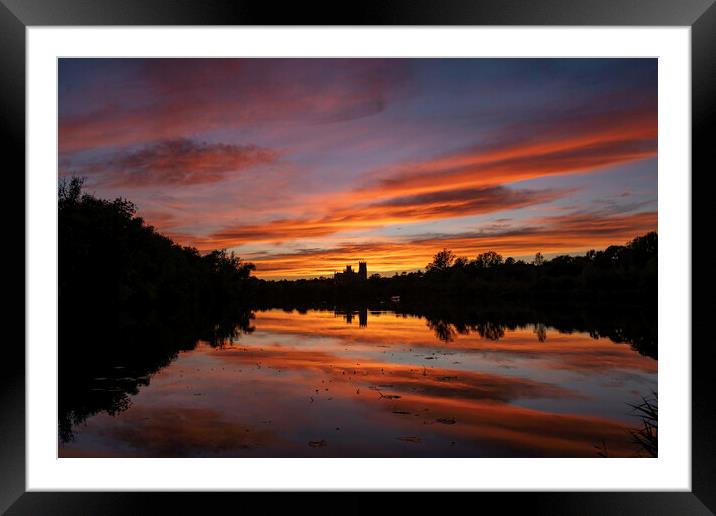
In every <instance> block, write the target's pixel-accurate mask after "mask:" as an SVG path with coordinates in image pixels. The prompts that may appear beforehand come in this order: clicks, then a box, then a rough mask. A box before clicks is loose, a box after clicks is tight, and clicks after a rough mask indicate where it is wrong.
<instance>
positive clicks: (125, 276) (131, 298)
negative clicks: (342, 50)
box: [50, 57, 689, 462]
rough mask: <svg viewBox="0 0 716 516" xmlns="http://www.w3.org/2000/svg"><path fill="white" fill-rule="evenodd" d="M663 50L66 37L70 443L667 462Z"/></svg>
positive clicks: (60, 140) (131, 448) (175, 449)
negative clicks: (145, 52)
mask: <svg viewBox="0 0 716 516" xmlns="http://www.w3.org/2000/svg"><path fill="white" fill-rule="evenodd" d="M659 66H660V63H659V59H658V58H656V57H526V58H523V57H509V58H505V57H459V58H458V57H382V58H374V57H361V58H356V57H353V58H350V57H339V58H329V57H293V58H278V57H242V58H238V57H236V58H234V57H222V58H219V57H187V58H182V57H170V58H166V57H59V58H58V59H57V84H56V94H57V117H56V118H57V119H56V127H57V148H58V153H57V185H56V202H57V208H56V214H57V239H58V240H57V278H58V295H57V317H58V337H57V339H58V342H57V357H58V364H57V374H58V387H57V389H58V393H57V394H58V399H57V456H58V457H59V458H63V459H64V458H80V459H81V458H88V457H95V458H97V457H100V458H140V457H143V458H163V457H179V458H197V457H202V458H222V457H231V458H269V457H271V458H297V457H300V458H327V457H332V458H407V457H421V458H429V457H432V458H574V457H577V458H591V459H594V460H595V461H599V460H601V459H610V458H633V459H639V458H641V459H652V460H653V461H654V462H656V459H658V458H659V446H658V437H659V435H658V385H659V382H658V380H659V367H658V352H657V350H658V328H659V326H658V324H657V322H658V313H659V310H658V304H659V290H658V236H659V231H658V229H659V209H658V208H659V203H658V201H659V196H658V193H659V189H658V186H659V181H658V168H659V167H658V162H659V158H660V153H659V138H658V137H659V129H660V128H659V102H658V101H659ZM53 154H54V153H53ZM666 241H667V240H665V242H666ZM667 247H668V246H667ZM662 265H663V264H662ZM688 266H689V264H684V267H688ZM665 360H666V359H665ZM665 363H666V361H665ZM662 373H663V371H662ZM664 400H666V397H665V398H664ZM50 428H51V426H50ZM665 435H667V432H666V431H665ZM662 444H663V443H662ZM80 462H81V461H80ZM85 462H87V461H85Z"/></svg>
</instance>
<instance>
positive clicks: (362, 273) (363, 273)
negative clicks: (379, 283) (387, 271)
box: [358, 262, 368, 280]
mask: <svg viewBox="0 0 716 516" xmlns="http://www.w3.org/2000/svg"><path fill="white" fill-rule="evenodd" d="M358 277H359V278H360V279H362V280H365V279H368V262H358Z"/></svg>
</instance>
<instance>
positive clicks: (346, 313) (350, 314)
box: [333, 308, 368, 328]
mask: <svg viewBox="0 0 716 516" xmlns="http://www.w3.org/2000/svg"><path fill="white" fill-rule="evenodd" d="M356 313H357V314H358V326H360V327H361V328H365V327H366V326H368V308H359V309H358V310H357V311H356V310H334V311H333V316H334V317H343V320H345V321H346V323H348V324H353V319H354V318H355V316H356Z"/></svg>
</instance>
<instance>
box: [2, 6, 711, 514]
mask: <svg viewBox="0 0 716 516" xmlns="http://www.w3.org/2000/svg"><path fill="white" fill-rule="evenodd" d="M714 2H715V0H679V1H673V0H671V1H670V0H491V1H475V0H441V1H439V2H436V1H430V0H404V1H396V0H392V1H380V2H378V1H367V2H363V3H360V4H351V5H350V6H348V5H347V4H342V3H339V2H333V3H331V4H328V5H323V4H321V3H320V2H312V3H297V2H294V3H290V2H286V3H282V4H280V5H279V4H278V3H275V2H271V1H270V0H264V1H263V2H259V1H244V0H240V1H239V0H237V1H230V0H226V1H224V0H202V1H197V0H174V1H162V0H123V1H120V0H0V59H1V67H0V130H1V131H2V140H0V141H2V144H3V147H4V152H3V155H4V158H5V160H4V164H5V170H6V172H7V174H6V176H5V179H6V181H8V180H12V179H14V180H15V181H17V184H16V185H13V186H15V189H12V190H11V189H7V190H6V202H5V203H3V206H4V209H5V211H6V212H7V213H6V214H5V215H6V219H5V220H6V221H9V222H8V223H6V225H5V230H6V239H7V241H11V242H12V244H8V247H9V253H8V254H13V255H15V256H17V260H18V261H19V255H20V254H22V255H23V267H24V262H25V259H26V258H27V257H26V256H25V251H24V249H25V247H24V242H25V235H24V231H25V230H24V226H23V230H22V234H21V233H20V225H19V224H17V223H15V222H14V221H15V220H16V219H17V213H18V211H17V210H18V208H16V207H13V208H12V211H9V210H11V208H9V203H8V202H7V199H9V198H10V197H20V198H21V199H24V198H25V197H24V193H25V187H24V178H25V174H24V170H25V29H26V27H28V26H40V25H69V26H81V25H150V26H151V25H193V26H195V25H274V26H275V25H456V26H457V25H463V26H464V25H562V26H564V25H569V26H582V25H607V26H615V25H621V26H624V25H638V26H689V27H690V28H691V53H692V54H691V73H692V99H691V100H692V172H691V179H692V183H691V184H692V235H699V234H701V232H700V231H699V230H703V229H704V225H705V224H707V223H708V222H707V221H708V220H709V219H708V217H707V216H706V215H705V214H701V215H699V214H698V213H697V212H695V211H693V210H694V207H695V206H696V205H697V203H696V200H697V199H696V198H697V197H698V196H699V195H707V193H706V192H707V190H708V189H707V188H703V187H702V188H693V185H694V180H696V182H697V183H699V184H700V185H701V184H703V179H702V178H701V176H705V175H706V173H707V172H709V171H711V173H713V170H714V169H716V166H715V165H716V159H715V157H716V151H715V149H716V145H714V144H713V141H712V137H710V135H711V134H714V129H715V127H714V126H715V125H716V123H715V119H716V116H715V113H716V36H715V35H716V5H715V4H714ZM8 158H9V159H8ZM20 170H22V171H23V173H22V175H21V174H20V173H19V171H20ZM694 170H698V171H699V172H698V173H696V174H694V173H693V171H694ZM21 177H22V180H21V179H20V178H21ZM10 191H12V192H14V194H10ZM19 191H22V192H23V195H22V196H20V195H18V194H17V192H19ZM22 202H24V201H22ZM701 205H702V206H705V203H703V204H701ZM23 213H24V209H23ZM11 215H14V216H12V218H11ZM20 242H22V243H23V246H22V249H23V251H22V252H20V251H19V250H18V249H19V248H20ZM697 245H699V246H702V245H703V244H700V243H699V242H697V241H696V240H693V244H692V249H690V250H684V256H685V263H686V264H688V262H691V264H692V277H693V265H695V264H694V263H693V261H692V257H694V258H696V257H699V256H701V254H702V253H699V252H697ZM700 250H701V251H702V252H703V253H707V251H706V250H705V249H703V247H701V248H700ZM8 270H9V269H6V271H8ZM23 270H25V271H26V269H23ZM6 275H10V273H8V272H6ZM708 287H709V285H708V284H707V283H704V282H702V281H699V282H696V284H695V285H694V286H693V287H692V296H693V294H698V293H699V291H703V292H705V290H706V289H707V288H708ZM7 299H11V303H10V304H9V305H7V309H6V310H7V311H6V314H7V320H8V321H16V320H20V318H21V317H23V315H24V313H25V312H24V310H25V303H24V300H25V294H23V297H22V298H20V299H21V300H22V301H23V302H20V300H18V299H17V298H7ZM704 299H706V298H705V297H704ZM708 308H709V307H708V306H707V304H697V303H692V340H693V341H694V342H695V343H696V344H695V345H694V346H692V348H691V356H692V445H691V450H692V457H691V459H692V462H691V464H692V490H691V491H690V492H588V493H586V492H585V493H573V492H572V493H558V492H551V493H471V494H469V495H466V494H460V495H458V494H454V496H460V497H463V498H464V497H465V496H470V497H471V500H470V501H468V504H469V505H472V506H474V507H478V506H482V507H484V503H485V502H495V503H497V504H499V507H500V510H501V511H503V510H507V511H508V512H511V511H513V510H518V509H521V510H528V511H531V512H537V513H540V512H546V513H549V514H553V515H555V514H576V513H579V514H608V513H611V512H614V513H619V514H651V515H657V514H714V513H715V512H716V489H714V486H716V447H715V444H714V443H715V441H716V440H715V439H714V436H715V435H716V424H715V423H716V416H715V414H716V410H715V407H714V403H713V397H712V394H711V393H712V392H713V391H714V388H715V387H716V385H715V382H714V375H713V374H712V372H711V371H710V370H709V369H710V367H711V361H710V360H709V356H708V355H709V348H710V342H709V340H708V339H703V340H699V339H698V338H697V335H701V334H702V333H703V330H704V326H705V311H706V310H707V309H708ZM20 312H22V314H21V313H20ZM23 319H24V317H23ZM23 341H24V330H23ZM6 344H7V345H6V346H5V351H4V353H3V358H2V360H0V362H1V363H3V365H2V367H1V368H0V382H1V384H2V390H1V391H0V394H1V396H2V398H1V400H2V403H1V404H0V410H1V411H2V416H1V417H0V511H7V514H9V515H18V514H126V513H129V514H145V513H148V512H149V510H148V504H156V505H157V506H158V507H161V508H162V510H163V511H164V510H166V511H167V512H169V511H172V512H175V513H181V514H184V513H190V512H192V513H193V512H196V511H198V510H202V511H205V510H206V509H207V507H208V504H209V503H211V504H212V506H217V504H219V505H218V506H221V504H222V503H224V502H226V503H229V504H231V505H233V506H235V507H237V510H239V508H240V507H245V504H246V502H247V501H254V500H256V498H257V495H254V494H246V493H144V492H143V493H119V492H112V493H96V492H95V493H78V492H26V488H25V430H26V428H25V426H26V425H25V352H24V348H23V347H22V346H19V345H17V344H16V343H15V341H14V340H8V342H6ZM670 345H683V346H688V345H690V343H688V342H683V343H670ZM323 496H324V495H323V494H315V493H314V494H300V495H291V496H290V503H291V504H292V509H293V510H295V509H296V508H298V506H296V505H294V504H296V502H298V503H299V504H301V505H303V504H304V503H305V504H307V505H310V506H311V510H319V511H320V510H321V508H323V509H324V510H331V508H330V505H332V504H326V502H325V498H323ZM376 496H378V495H376V494H372V493H350V494H349V495H347V496H346V497H344V499H343V500H342V501H340V502H338V503H340V504H341V509H340V510H341V512H344V513H345V512H350V513H358V512H369V511H372V510H374V509H375V508H378V507H380V506H381V505H382V503H383V502H382V501H380V500H377V499H376ZM451 496H452V495H451ZM209 497H211V500H210V501H209V500H208V498H209ZM237 497H241V498H240V502H239V504H240V505H238V504H237V502H238V498H237ZM271 497H272V502H271V505H272V508H275V507H276V506H275V505H274V504H275V502H276V501H283V499H285V498H286V497H285V496H282V497H278V498H276V496H275V495H274V494H272V495H271ZM318 497H320V498H318ZM473 497H477V498H476V499H475V498H473ZM405 498H406V499H405V500H404V501H401V509H402V510H404V511H406V512H407V511H410V510H413V509H415V508H417V507H420V508H422V509H430V505H431V504H438V505H439V506H443V509H444V508H445V507H444V503H445V502H444V501H442V502H441V501H435V500H434V498H435V497H433V499H432V500H427V499H426V497H425V496H423V495H421V494H413V495H411V496H410V497H405ZM256 501H259V500H256ZM462 501H464V499H463V500H454V499H451V501H450V505H451V506H453V507H454V508H455V507H457V506H456V505H453V504H458V503H460V502H462ZM260 502H261V504H262V505H265V504H266V500H265V499H262V500H260ZM334 508H335V506H334ZM331 512H332V511H331Z"/></svg>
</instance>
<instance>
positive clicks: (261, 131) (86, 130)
mask: <svg viewBox="0 0 716 516" xmlns="http://www.w3.org/2000/svg"><path fill="white" fill-rule="evenodd" d="M59 147H60V148H59V151H60V155H59V174H60V177H67V176H72V175H77V176H83V177H85V178H86V182H85V187H86V190H87V191H88V192H90V193H94V194H96V195H97V196H99V197H103V198H115V197H123V198H126V199H128V200H130V201H132V202H133V203H135V205H136V206H137V214H138V215H139V216H141V217H143V218H144V220H145V221H146V222H147V223H148V224H151V225H153V226H154V227H155V228H156V229H157V230H158V231H159V232H161V233H162V234H165V235H167V236H169V237H170V238H172V239H173V240H174V241H176V242H178V243H180V244H182V245H186V246H193V247H196V248H197V249H199V250H200V251H202V252H206V251H210V250H213V249H222V248H223V249H228V250H232V251H235V252H236V253H237V255H238V256H240V257H241V258H242V259H243V260H246V261H251V262H253V263H255V264H256V266H257V269H256V271H255V274H256V276H258V277H260V278H265V279H278V278H300V277H318V276H322V275H323V276H329V275H332V273H333V272H334V271H337V270H340V269H342V268H343V267H344V266H345V265H347V264H352V265H353V266H354V267H355V266H356V264H357V262H358V260H359V259H362V260H367V262H368V273H369V274H373V273H381V274H384V275H386V274H388V275H390V274H393V273H395V272H401V271H412V270H417V269H424V267H425V265H426V264H427V263H428V262H430V260H431V259H432V256H433V255H434V254H435V253H436V252H437V251H439V250H440V249H442V248H448V249H451V250H453V251H454V252H455V254H456V255H458V256H466V257H468V258H474V257H475V256H476V255H477V254H479V253H482V252H485V251H488V250H494V251H497V252H499V253H500V254H502V255H503V256H505V257H507V256H513V257H515V258H523V259H531V257H532V256H534V254H535V253H536V252H538V251H539V252H541V253H543V254H544V255H546V256H548V257H549V256H550V255H553V254H570V253H584V252H585V251H587V250H589V249H603V248H605V247H607V246H609V245H612V244H624V243H625V242H627V241H628V240H631V239H632V238H634V237H636V236H638V235H643V234H645V233H647V232H649V231H656V230H657V60H656V59H303V58H302V59H60V61H59Z"/></svg>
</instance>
